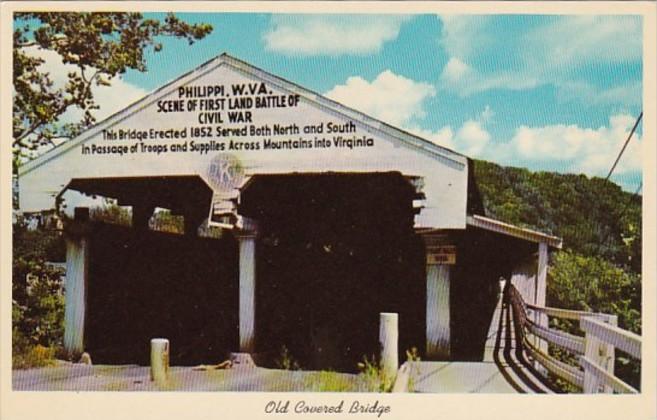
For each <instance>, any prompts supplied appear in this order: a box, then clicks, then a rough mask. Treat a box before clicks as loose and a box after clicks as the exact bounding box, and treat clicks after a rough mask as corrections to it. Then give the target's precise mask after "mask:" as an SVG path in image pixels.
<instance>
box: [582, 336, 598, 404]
mask: <svg viewBox="0 0 657 420" xmlns="http://www.w3.org/2000/svg"><path fill="white" fill-rule="evenodd" d="M584 343H585V344H584V345H585V348H584V356H586V358H587V359H589V360H590V361H592V362H593V363H595V364H597V365H599V364H600V345H601V342H600V340H598V338H597V337H596V336H594V335H593V334H591V333H589V332H587V333H586V338H585V342H584ZM599 390H600V383H599V381H598V378H597V377H596V375H595V374H594V373H593V372H592V371H591V370H590V369H588V368H587V367H585V368H584V387H583V391H584V393H585V394H597V393H598V392H599Z"/></svg>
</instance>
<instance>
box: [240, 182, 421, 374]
mask: <svg viewBox="0 0 657 420" xmlns="http://www.w3.org/2000/svg"><path fill="white" fill-rule="evenodd" d="M415 194H416V192H415V189H414V187H413V186H412V185H411V184H410V183H409V182H408V181H407V180H406V179H405V178H404V177H403V176H402V175H401V174H399V173H377V174H318V175H280V176H279V175H276V176H257V177H256V178H255V179H253V180H252V181H251V183H250V184H249V186H248V187H247V188H246V189H245V191H244V192H243V194H242V197H241V205H240V208H239V213H240V214H242V215H245V216H248V217H250V218H253V219H256V220H257V221H258V225H259V228H258V247H257V265H256V266H257V268H256V269H257V276H256V278H257V285H256V346H255V347H256V353H259V352H264V353H265V354H263V356H264V357H263V359H264V360H265V361H266V363H267V364H269V365H270V366H272V367H275V366H276V365H277V364H280V363H281V359H282V358H286V360H288V361H292V362H293V363H294V362H296V363H298V365H299V366H300V367H302V368H307V369H334V370H339V371H355V370H357V364H358V362H360V361H362V359H363V357H368V358H370V359H371V358H372V357H373V356H377V355H378V352H379V349H378V331H379V313H381V312H397V313H399V334H400V343H399V347H400V349H401V351H400V354H401V355H404V349H410V348H411V347H417V348H418V349H419V350H420V351H422V349H423V347H424V342H425V339H424V329H425V316H424V305H423V303H422V302H424V296H425V274H424V248H423V245H422V241H421V239H420V238H419V237H418V236H417V235H416V234H415V232H414V230H413V219H414V215H415V214H414V210H413V205H412V201H413V197H414V195H415Z"/></svg>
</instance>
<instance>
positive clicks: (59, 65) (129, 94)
mask: <svg viewBox="0 0 657 420" xmlns="http://www.w3.org/2000/svg"><path fill="white" fill-rule="evenodd" d="M26 53H27V54H28V55H31V56H34V57H39V58H41V59H43V60H44V63H43V64H41V65H40V66H39V70H40V71H42V72H47V73H49V75H50V78H51V80H52V81H53V87H54V88H63V87H64V86H65V85H66V82H67V81H68V73H71V72H75V73H77V74H80V71H79V69H78V67H77V66H74V65H72V64H64V62H63V61H62V59H61V56H60V55H59V54H57V53H56V52H54V51H50V50H44V49H41V48H38V47H31V48H27V49H26ZM92 70H93V69H89V70H88V73H89V74H91V72H92ZM92 92H93V95H94V100H95V102H96V103H97V104H98V105H99V106H100V109H98V110H96V111H94V115H95V116H96V119H97V120H98V121H100V120H102V119H104V118H106V117H108V116H109V115H111V114H113V113H114V112H116V111H119V110H121V109H123V108H125V107H126V106H128V105H129V104H131V103H132V102H134V101H136V100H137V99H139V98H141V97H143V96H144V95H145V94H146V93H147V92H146V91H145V90H143V89H142V88H140V87H137V86H134V85H131V84H130V83H127V82H125V81H124V80H122V79H121V78H120V77H115V78H114V79H112V80H111V86H93V88H92ZM82 115H83V112H82V111H81V110H80V109H79V108H77V107H71V108H69V110H68V111H66V113H64V114H63V115H62V116H61V117H60V121H61V122H76V121H78V120H79V118H80V117H81V116H82Z"/></svg>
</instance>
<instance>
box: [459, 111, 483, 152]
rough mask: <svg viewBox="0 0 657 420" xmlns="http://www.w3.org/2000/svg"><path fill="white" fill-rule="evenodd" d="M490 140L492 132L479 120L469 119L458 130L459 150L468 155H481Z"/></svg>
mask: <svg viewBox="0 0 657 420" xmlns="http://www.w3.org/2000/svg"><path fill="white" fill-rule="evenodd" d="M489 141H490V133H488V131H486V130H485V129H484V128H483V126H482V125H481V123H480V122H479V121H474V120H467V121H466V122H465V123H463V125H462V126H461V128H459V130H458V131H457V132H456V136H455V143H456V148H457V150H458V151H460V152H461V153H463V154H464V155H466V156H471V157H479V156H481V155H482V153H483V152H484V149H485V148H486V146H487V145H488V142H489Z"/></svg>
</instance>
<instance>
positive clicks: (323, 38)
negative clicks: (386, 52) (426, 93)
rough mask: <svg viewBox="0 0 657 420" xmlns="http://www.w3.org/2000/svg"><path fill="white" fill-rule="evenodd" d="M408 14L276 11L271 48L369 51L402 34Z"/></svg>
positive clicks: (282, 50) (269, 38)
mask: <svg viewBox="0 0 657 420" xmlns="http://www.w3.org/2000/svg"><path fill="white" fill-rule="evenodd" d="M408 19H409V18H408V17H405V16H386V15H377V16H366V15H297V16H295V15H285V16H283V15H275V16H273V17H272V22H271V28H270V30H269V31H268V32H266V33H265V34H264V35H263V40H264V42H265V46H266V48H267V49H269V50H271V51H276V52H279V53H283V54H287V55H299V54H301V55H339V54H369V53H375V52H378V51H380V50H381V48H382V47H383V44H384V43H386V42H388V41H391V40H394V39H395V38H397V35H399V30H400V28H401V25H402V24H403V23H404V22H405V21H407V20H408Z"/></svg>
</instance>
